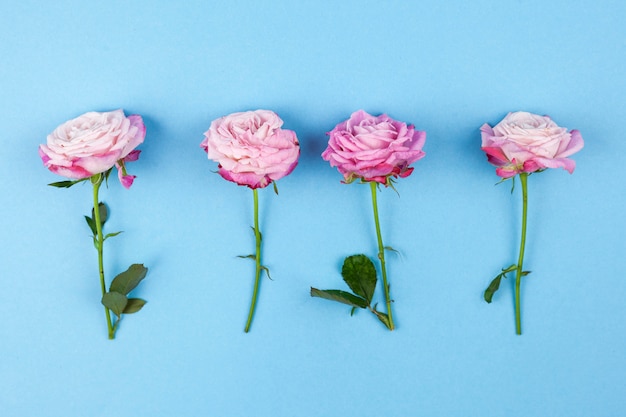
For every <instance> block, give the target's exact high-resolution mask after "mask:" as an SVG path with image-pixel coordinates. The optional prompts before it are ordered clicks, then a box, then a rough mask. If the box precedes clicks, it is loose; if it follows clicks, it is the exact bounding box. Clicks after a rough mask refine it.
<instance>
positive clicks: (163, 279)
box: [0, 0, 626, 417]
mask: <svg viewBox="0 0 626 417" xmlns="http://www.w3.org/2000/svg"><path fill="white" fill-rule="evenodd" d="M625 16H626V3H624V2H623V1H618V0H615V1H610V0H593V1H592V0H568V1H564V0H558V1H557V0H555V1H545V0H499V1H487V0H476V1H465V0H458V1H457V0H453V1H446V2H434V1H423V2H417V1H415V2H409V1H381V0H377V1H356V0H349V1H348V0H346V1H320V0H316V1H308V0H303V1H297V2H292V1H276V0H274V1H265V0H257V1H243V0H230V1H227V2H219V3H218V2H215V3H211V2H206V1H186V2H174V1H172V2H168V1H155V0H150V1H147V0H146V1H143V0H142V1H113V0H110V1H107V2H91V1H82V0H81V1H58V2H41V1H35V0H21V1H19V2H8V1H5V2H3V3H2V5H1V6H0V57H1V63H0V92H1V98H0V115H1V116H0V117H1V121H2V123H1V125H2V132H1V133H0V135H1V136H0V138H1V141H2V142H1V143H2V146H1V147H0V148H1V149H0V158H1V159H0V162H1V163H0V179H1V180H0V196H2V204H1V205H0V242H1V244H2V251H1V252H0V285H1V288H2V291H0V317H1V319H2V321H1V323H0V408H1V409H2V415H3V416H34V415H41V416H43V415H45V416H64V417H65V416H113V415H115V416H120V417H122V416H137V415H139V416H201V415H203V416H226V417H228V416H260V417H261V416H339V415H344V416H356V415H359V416H408V415H423V416H453V415H456V416H461V415H463V416H568V417H569V416H619V415H624V413H626V396H625V395H624V394H626V382H625V381H626V380H625V379H624V375H625V373H626V356H625V354H624V351H625V348H626V339H625V337H624V334H625V332H626V325H625V323H626V316H625V314H624V305H625V304H626V301H625V298H626V297H625V295H626V280H625V279H624V271H625V270H626V262H625V258H626V257H625V243H624V232H625V231H626V221H625V216H624V206H625V203H626V197H625V195H624V180H625V179H626V178H625V176H624V171H623V170H624V168H623V155H624V154H625V153H626V141H625V140H624V135H625V131H624V120H626V106H625V105H624V97H625V96H626V82H625V77H624V72H625V71H624V70H625V64H626V41H625V39H626V29H625V28H624V24H623V23H624V17H625ZM116 108H124V109H125V110H126V111H127V112H128V113H139V114H141V115H143V117H144V119H145V122H146V125H147V129H148V133H147V137H146V140H145V143H144V144H143V145H142V146H141V149H142V151H143V153H142V156H141V159H140V161H139V162H136V163H133V164H132V165H131V166H130V170H131V172H132V173H133V174H136V175H137V180H136V182H135V185H133V187H132V189H131V190H130V191H127V190H124V189H123V188H122V187H121V186H120V185H119V184H118V183H117V182H116V181H113V182H111V184H109V188H108V189H103V191H102V198H103V200H105V201H106V202H107V203H108V205H109V206H110V209H111V216H110V221H109V223H107V228H108V230H109V231H114V230H123V231H124V233H123V234H121V235H120V236H118V237H116V238H114V239H112V240H110V241H107V245H108V246H107V247H106V252H105V258H106V259H105V267H106V270H107V274H108V276H109V279H110V278H111V277H112V276H113V275H114V274H115V273H117V272H120V271H121V270H123V269H125V268H126V267H127V266H128V265H129V264H130V263H133V262H143V263H145V264H146V265H147V266H148V267H149V268H150V272H149V274H148V278H147V279H146V281H145V282H144V283H143V284H142V286H141V287H140V288H139V289H138V290H137V292H138V295H139V296H141V297H144V298H146V299H147V300H148V301H149V303H148V304H147V306H146V308H144V310H143V311H141V312H140V313H139V314H137V315H135V316H132V317H128V318H127V319H125V320H124V321H123V322H122V324H121V327H120V329H119V332H118V336H117V339H116V340H115V341H113V342H111V341H108V340H107V339H106V331H105V323H104V317H103V311H102V307H101V305H100V294H99V286H98V281H97V270H96V266H97V265H96V252H95V250H94V249H93V247H92V244H91V241H90V238H89V231H88V229H87V226H86V225H85V223H84V221H83V219H82V216H83V215H84V214H88V213H89V209H90V204H91V188H90V187H89V186H88V185H85V186H76V187H74V188H71V189H69V190H59V189H54V188H52V187H48V186H47V185H46V184H47V183H50V182H53V181H58V180H61V178H60V177H57V176H55V175H53V174H51V173H50V172H48V171H47V170H46V169H45V168H44V167H43V166H42V164H41V161H40V159H39V157H38V155H37V146H38V145H39V144H40V143H43V142H44V141H45V139H46V135H47V134H48V133H50V132H51V131H52V130H53V129H54V128H55V127H56V126H57V125H59V124H61V123H63V122H64V121H66V120H68V119H71V118H74V117H76V116H78V115H80V114H82V113H84V112H87V111H91V110H98V111H105V110H112V109H116ZM257 108H268V109H272V110H274V111H276V112H277V113H278V114H279V115H280V116H281V117H282V118H283V119H284V121H285V127H286V128H289V129H293V130H295V131H296V132H297V134H298V136H299V138H300V141H301V145H302V156H301V159H300V164H299V165H298V167H297V168H296V170H295V171H294V172H293V174H292V175H290V176H289V177H286V178H284V179H282V180H280V181H279V183H278V186H279V190H280V195H279V196H276V195H274V193H273V192H272V191H271V190H270V189H264V190H261V192H260V200H261V228H262V231H263V233H264V259H265V263H266V265H268V266H269V268H270V269H271V272H272V278H273V281H270V280H267V279H264V280H263V282H262V288H261V293H260V299H259V305H258V310H257V315H256V319H255V322H254V325H253V328H252V332H251V333H250V334H244V333H243V331H242V330H243V325H244V322H245V318H246V314H247V309H248V303H249V300H250V294H251V287H252V279H253V264H252V263H251V262H249V261H247V260H241V259H238V258H236V255H240V254H247V253H250V252H252V251H253V244H254V243H253V235H252V233H251V231H250V228H249V226H250V225H251V224H252V193H251V192H250V191H249V190H248V189H246V188H243V187H237V186H236V185H235V184H233V183H229V182H227V181H224V180H223V179H221V178H220V177H219V176H218V175H217V174H215V173H214V171H215V170H216V164H215V163H213V162H210V161H208V160H207V159H206V155H205V154H204V152H203V151H202V150H201V149H200V147H199V143H200V141H201V140H202V137H203V136H202V133H203V132H204V131H205V130H206V129H207V128H208V126H209V124H210V122H211V120H213V119H215V118H217V117H220V116H223V115H225V114H228V113H231V112H235V111H243V110H250V109H257ZM359 108H363V109H365V110H367V111H369V112H371V113H374V114H379V113H382V112H385V113H387V114H389V115H390V116H392V117H394V118H396V119H400V120H404V121H407V122H410V123H413V124H415V125H416V127H417V128H418V129H421V130H425V131H427V134H428V136H427V142H426V146H425V148H424V150H425V151H426V153H427V155H426V157H425V158H424V159H422V160H421V161H419V162H418V163H416V164H415V172H414V173H413V175H411V176H410V177H408V178H406V179H402V180H400V181H399V182H398V184H397V190H398V192H399V195H400V196H399V197H398V195H396V193H394V192H393V191H392V190H384V191H383V192H382V194H381V195H380V211H381V216H382V219H381V223H382V230H383V236H384V240H385V243H386V244H388V245H391V246H393V247H394V248H396V249H398V250H399V251H400V256H394V255H389V260H388V264H389V274H390V280H391V284H392V287H391V290H392V296H393V298H394V299H395V303H394V309H395V314H396V317H397V325H398V328H397V330H396V331H394V332H393V333H390V332H388V331H386V330H385V329H384V327H383V326H381V325H380V323H378V322H377V321H376V319H375V318H374V317H373V316H372V315H371V314H369V313H366V312H359V313H357V314H356V315H355V316H354V317H350V315H349V308H348V307H344V306H341V305H339V304H335V303H331V302H328V301H325V300H320V299H312V298H310V297H309V293H308V292H309V286H311V285H315V286H317V287H320V288H333V287H334V288H343V287H342V285H343V283H342V282H341V277H340V275H339V270H340V266H341V261H342V259H343V257H344V256H347V255H350V254H353V253H359V252H362V253H365V254H367V255H369V256H370V257H372V258H375V253H376V246H375V245H376V243H375V234H374V225H373V220H372V213H371V206H370V196H369V189H368V187H364V186H360V185H356V184H352V185H344V184H341V183H340V179H341V177H340V175H339V174H338V172H337V171H336V170H335V169H333V168H331V167H330V166H329V165H328V164H327V163H326V162H325V161H323V160H322V159H321V158H320V156H319V154H320V153H321V152H322V150H323V149H324V147H325V145H326V141H327V138H326V136H325V132H327V131H329V130H330V129H332V128H333V127H334V125H335V124H336V123H338V122H340V121H342V120H344V119H346V118H347V117H348V116H349V115H350V113H351V112H353V111H355V110H357V109H359ZM515 110H527V111H532V112H536V113H540V114H549V115H550V116H551V117H552V118H553V119H554V120H555V121H556V122H557V123H558V124H560V125H562V126H566V127H568V128H570V129H573V128H576V129H579V130H580V131H581V132H582V135H583V137H584V139H585V148H584V149H583V150H582V151H581V152H580V153H579V154H577V155H575V156H574V159H575V160H576V162H577V164H578V165H577V169H576V171H575V173H574V174H573V175H569V174H567V173H566V172H565V171H563V170H558V171H557V170H552V171H548V172H545V173H542V174H540V175H533V176H531V178H530V180H529V189H530V190H529V192H530V209H529V210H530V211H529V228H528V251H527V257H526V265H525V266H527V268H528V269H530V270H532V274H531V275H530V276H529V277H528V278H527V279H526V280H525V281H524V284H523V290H522V297H523V300H522V304H523V325H524V332H525V334H524V335H523V336H521V337H519V336H516V335H515V334H514V315H513V314H514V312H513V297H512V287H511V280H510V279H509V280H507V281H504V282H503V285H502V289H501V291H500V292H499V293H498V294H497V295H496V297H495V299H494V302H493V303H492V304H491V305H488V304H486V303H485V302H484V301H483V300H482V291H483V290H484V288H485V287H486V285H487V284H488V283H489V281H490V279H491V278H492V277H493V276H494V275H495V274H496V273H497V272H498V271H499V269H500V268H501V267H504V266H507V265H509V264H511V263H513V262H514V261H515V259H516V258H517V245H518V240H519V223H520V197H519V189H516V190H515V193H514V194H513V195H511V194H510V187H509V185H506V184H505V185H499V186H494V184H495V183H496V182H497V181H498V177H497V176H496V175H495V172H494V168H493V167H491V166H490V165H489V164H488V163H487V162H486V158H485V156H484V155H483V154H482V152H481V151H480V149H479V147H480V134H479V131H478V128H479V127H480V125H482V124H483V123H485V122H488V123H490V124H494V123H497V122H498V121H499V120H500V119H501V118H502V117H503V116H504V115H505V114H506V113H507V112H509V111H515ZM378 293H380V288H379V289H378ZM381 296H382V295H381V294H377V297H378V298H379V300H380V299H381Z"/></svg>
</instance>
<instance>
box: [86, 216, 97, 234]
mask: <svg viewBox="0 0 626 417" xmlns="http://www.w3.org/2000/svg"><path fill="white" fill-rule="evenodd" d="M85 220H86V221H87V225H88V226H89V228H90V229H91V232H92V233H93V235H94V236H96V235H97V234H98V231H97V230H96V222H95V221H94V220H93V219H92V218H91V217H89V216H85Z"/></svg>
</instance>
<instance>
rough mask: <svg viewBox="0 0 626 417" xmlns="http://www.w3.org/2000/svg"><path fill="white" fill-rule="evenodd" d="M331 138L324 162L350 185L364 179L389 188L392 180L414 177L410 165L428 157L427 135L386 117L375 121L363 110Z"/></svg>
mask: <svg viewBox="0 0 626 417" xmlns="http://www.w3.org/2000/svg"><path fill="white" fill-rule="evenodd" d="M328 136H330V139H329V141H328V147H327V148H326V150H325V151H324V152H323V153H322V158H324V160H326V161H329V162H330V165H331V166H333V167H337V169H338V170H339V172H340V173H341V174H343V176H344V180H345V182H346V183H350V182H352V181H354V180H355V179H358V178H360V179H361V180H363V181H376V182H379V183H381V184H384V185H385V186H386V185H389V181H390V178H391V177H393V178H397V177H398V176H400V177H407V176H409V175H411V173H412V172H413V168H412V167H409V165H410V164H412V163H413V162H415V161H417V160H419V159H421V158H423V157H424V155H425V153H424V152H423V151H422V147H423V146H424V143H425V142H426V132H422V131H419V130H415V127H414V126H413V125H408V126H407V124H406V123H403V122H399V121H397V120H394V119H392V118H390V117H388V116H387V115H385V114H382V115H380V116H376V117H374V116H372V115H370V114H368V113H366V112H364V111H363V110H359V111H357V112H354V113H352V115H351V116H350V118H349V119H348V120H346V121H344V122H341V123H339V124H338V125H337V126H335V128H334V129H333V130H331V131H330V132H329V133H328Z"/></svg>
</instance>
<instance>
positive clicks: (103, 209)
mask: <svg viewBox="0 0 626 417" xmlns="http://www.w3.org/2000/svg"><path fill="white" fill-rule="evenodd" d="M98 211H99V212H100V224H101V225H102V226H104V223H105V222H106V221H107V217H108V215H109V211H108V210H107V206H105V205H104V203H103V202H102V201H101V202H99V203H98ZM91 218H92V219H93V221H94V224H95V221H96V214H95V213H94V211H93V209H91Z"/></svg>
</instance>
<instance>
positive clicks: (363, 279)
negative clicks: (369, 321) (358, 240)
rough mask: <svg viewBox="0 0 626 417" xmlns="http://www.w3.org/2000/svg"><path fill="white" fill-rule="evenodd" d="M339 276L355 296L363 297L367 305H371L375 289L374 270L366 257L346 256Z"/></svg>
mask: <svg viewBox="0 0 626 417" xmlns="http://www.w3.org/2000/svg"><path fill="white" fill-rule="evenodd" d="M341 276H342V277H343V280H344V281H345V282H346V284H348V286H349V287H350V289H351V290H352V291H354V293H355V294H356V295H358V296H360V297H363V298H364V299H365V300H366V301H367V304H368V305H369V304H371V303H372V297H373V296H374V290H375V289H376V268H375V267H374V264H373V263H372V261H371V260H370V259H369V258H368V257H367V256H365V255H352V256H348V257H347V258H346V259H345V260H344V261H343V267H342V268H341Z"/></svg>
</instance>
